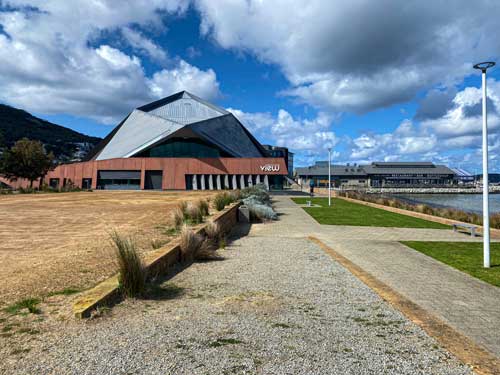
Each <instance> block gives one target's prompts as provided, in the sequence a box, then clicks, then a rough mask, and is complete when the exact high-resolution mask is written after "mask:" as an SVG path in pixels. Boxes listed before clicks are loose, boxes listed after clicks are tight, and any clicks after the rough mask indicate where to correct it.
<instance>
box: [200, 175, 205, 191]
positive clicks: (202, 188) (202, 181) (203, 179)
mask: <svg viewBox="0 0 500 375" xmlns="http://www.w3.org/2000/svg"><path fill="white" fill-rule="evenodd" d="M200 185H201V190H205V175H204V174H202V175H201V184H200Z"/></svg>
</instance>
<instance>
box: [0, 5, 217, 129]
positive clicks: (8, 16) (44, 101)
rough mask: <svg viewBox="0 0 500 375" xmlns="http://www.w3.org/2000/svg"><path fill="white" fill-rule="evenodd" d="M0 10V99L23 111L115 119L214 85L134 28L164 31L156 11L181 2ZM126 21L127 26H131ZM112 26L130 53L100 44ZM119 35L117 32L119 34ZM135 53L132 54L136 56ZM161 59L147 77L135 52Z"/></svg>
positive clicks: (175, 8)
mask: <svg viewBox="0 0 500 375" xmlns="http://www.w3.org/2000/svg"><path fill="white" fill-rule="evenodd" d="M3 4H4V5H6V6H8V7H6V8H3V10H2V11H0V25H1V30H2V33H0V86H1V87H2V90H1V91H0V100H1V101H3V102H6V103H8V104H11V105H13V106H17V107H22V108H23V109H26V110H28V111H35V112H39V113H46V114H51V113H68V114H72V115H78V116H84V117H91V118H94V119H97V120H99V121H103V122H111V123H113V122H115V121H117V120H118V119H120V118H121V117H123V116H124V115H125V114H126V113H128V112H129V111H130V110H131V109H132V108H134V107H136V106H138V105H140V104H144V103H146V102H148V101H151V100H155V99H157V98H158V97H160V96H164V95H169V94H172V93H174V92H175V91H179V90H181V89H189V90H192V91H193V93H195V94H199V95H201V96H204V97H205V98H207V99H213V98H215V97H217V96H218V95H219V83H218V81H217V77H216V75H215V72H214V71H213V70H211V69H208V70H201V69H199V68H197V67H195V66H192V65H190V64H188V63H187V62H185V61H183V60H176V61H169V59H168V53H167V51H166V50H164V49H163V48H162V47H160V46H158V45H157V44H156V43H154V42H153V41H152V40H151V39H149V38H147V37H146V36H145V35H144V33H143V32H142V31H140V29H141V28H142V30H151V29H156V30H160V31H162V30H163V31H165V25H163V23H162V18H161V13H169V14H182V13H183V12H184V11H185V10H186V9H187V6H188V2H187V1H183V0H179V1H173V0H163V1H160V0H153V1H151V0H138V1H123V2H116V1H111V0H95V1H87V0H73V1H56V0H43V1H42V0H17V1H14V0H10V1H4V2H3ZM132 25H133V28H132ZM113 32H118V33H119V34H118V35H122V36H123V37H124V38H125V39H126V41H127V43H128V44H129V45H131V46H132V50H133V51H135V52H136V53H135V52H134V54H130V53H125V52H124V51H123V50H121V49H120V46H116V45H112V44H110V42H107V41H106V42H103V40H105V39H102V38H101V36H102V35H104V34H106V33H113ZM120 33H121V34H120ZM136 54H137V56H136ZM142 55H144V56H147V57H148V58H150V59H152V60H153V61H158V62H160V63H161V66H162V67H161V69H160V70H157V71H156V72H155V73H154V74H153V75H152V76H148V75H147V74H146V73H145V70H144V68H143V62H142V60H141V58H140V57H139V56H142Z"/></svg>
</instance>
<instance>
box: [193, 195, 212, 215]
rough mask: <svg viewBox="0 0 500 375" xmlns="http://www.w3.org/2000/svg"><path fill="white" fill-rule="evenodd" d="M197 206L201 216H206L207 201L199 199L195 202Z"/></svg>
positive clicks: (207, 213) (207, 212) (207, 210)
mask: <svg viewBox="0 0 500 375" xmlns="http://www.w3.org/2000/svg"><path fill="white" fill-rule="evenodd" d="M195 204H196V205H197V206H198V209H199V210H200V213H201V216H208V215H209V213H210V212H209V206H208V202H207V201H206V200H205V199H200V200H199V201H197V202H196V203H195Z"/></svg>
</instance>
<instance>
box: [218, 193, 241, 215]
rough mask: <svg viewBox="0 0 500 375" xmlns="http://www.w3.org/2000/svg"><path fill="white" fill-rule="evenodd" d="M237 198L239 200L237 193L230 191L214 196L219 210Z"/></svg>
mask: <svg viewBox="0 0 500 375" xmlns="http://www.w3.org/2000/svg"><path fill="white" fill-rule="evenodd" d="M236 200H237V198H236V194H234V193H228V192H222V193H218V194H217V195H216V196H215V197H214V207H215V209H216V210H217V211H222V210H223V209H224V207H226V206H227V205H229V204H231V203H233V202H235V201H236Z"/></svg>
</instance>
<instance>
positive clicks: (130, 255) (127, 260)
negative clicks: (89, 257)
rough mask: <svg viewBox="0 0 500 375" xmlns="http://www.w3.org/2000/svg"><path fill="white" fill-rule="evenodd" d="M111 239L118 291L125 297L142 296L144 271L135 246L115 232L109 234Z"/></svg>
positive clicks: (144, 278)
mask: <svg viewBox="0 0 500 375" xmlns="http://www.w3.org/2000/svg"><path fill="white" fill-rule="evenodd" d="M111 239H112V240H113V243H114V245H115V247H116V257H117V261H118V272H119V276H118V280H119V282H120V289H121V290H122V292H123V294H124V295H125V296H127V297H135V296H138V295H140V294H142V293H143V292H144V288H145V285H146V269H145V267H144V265H143V264H142V261H141V258H140V257H139V254H138V252H137V246H136V244H135V243H134V242H133V241H132V240H131V239H129V238H123V237H122V236H120V235H119V234H118V233H116V232H114V233H112V234H111Z"/></svg>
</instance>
